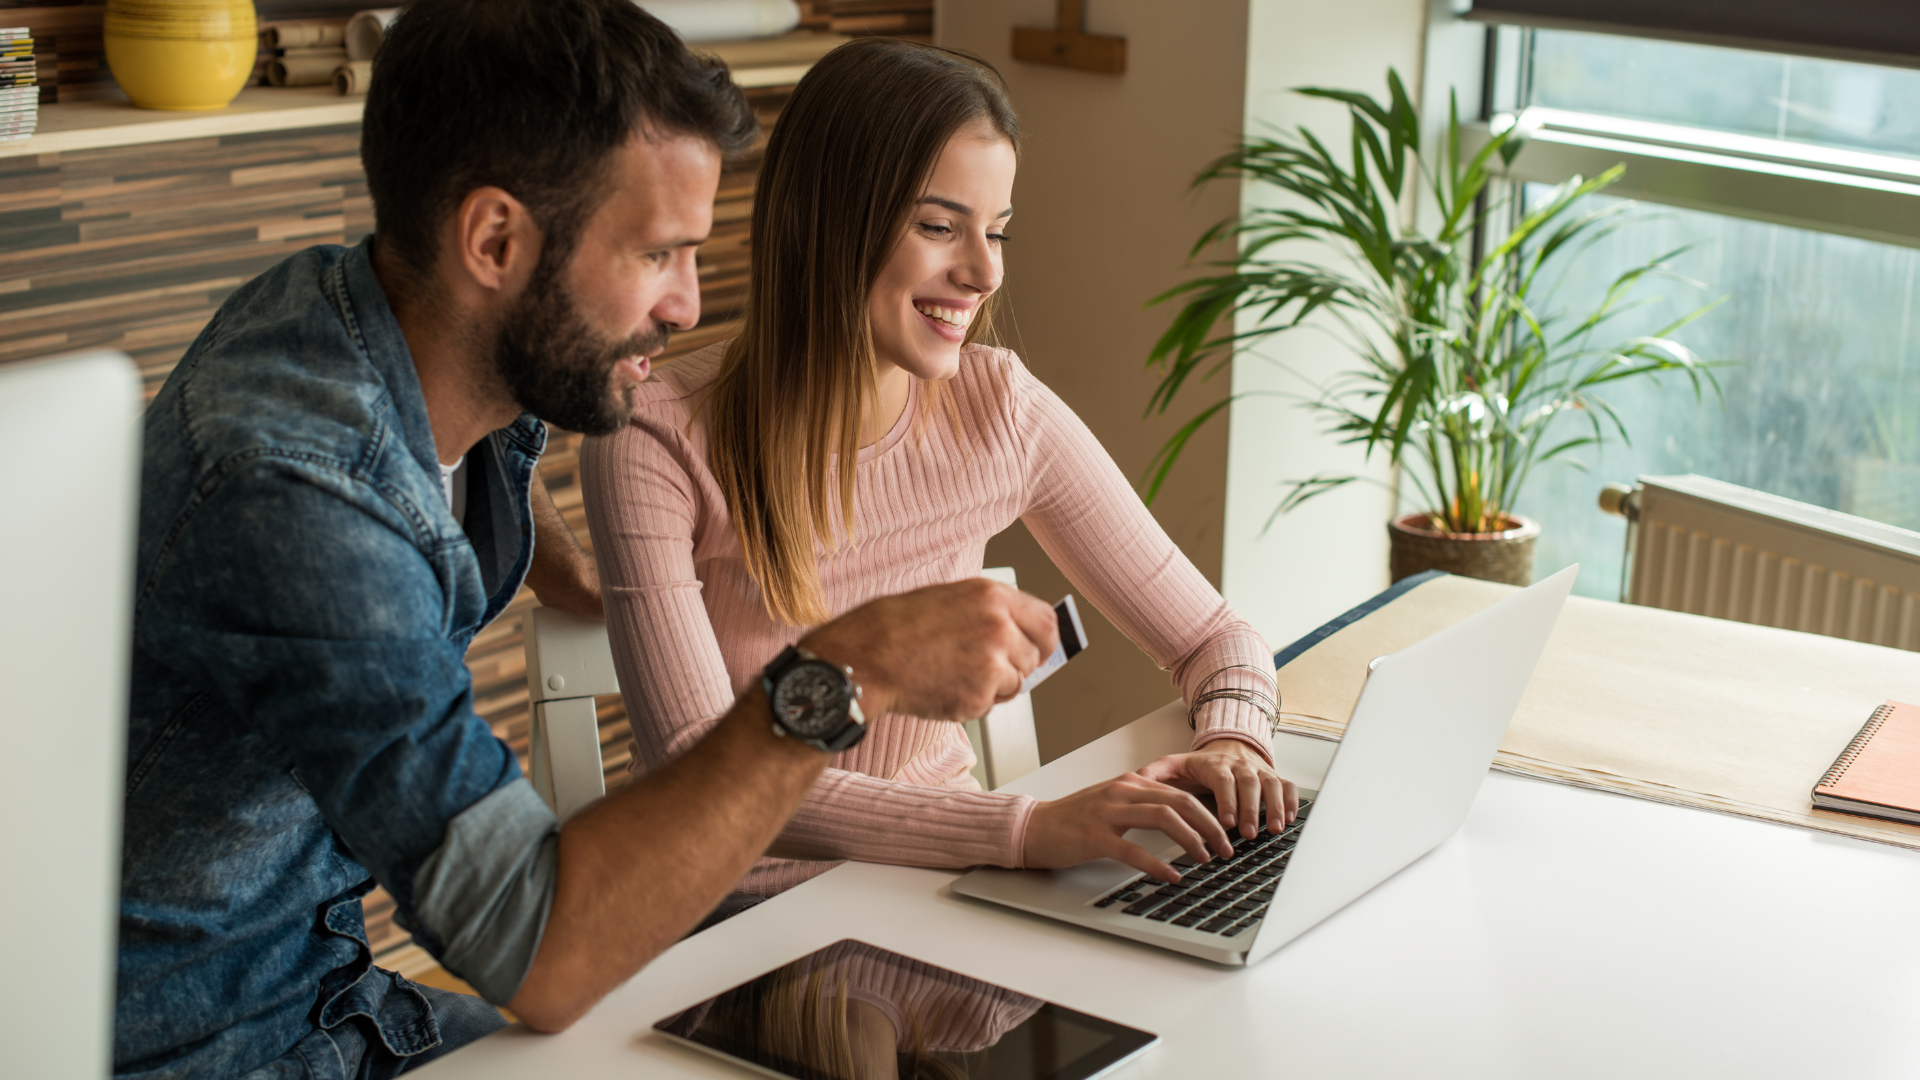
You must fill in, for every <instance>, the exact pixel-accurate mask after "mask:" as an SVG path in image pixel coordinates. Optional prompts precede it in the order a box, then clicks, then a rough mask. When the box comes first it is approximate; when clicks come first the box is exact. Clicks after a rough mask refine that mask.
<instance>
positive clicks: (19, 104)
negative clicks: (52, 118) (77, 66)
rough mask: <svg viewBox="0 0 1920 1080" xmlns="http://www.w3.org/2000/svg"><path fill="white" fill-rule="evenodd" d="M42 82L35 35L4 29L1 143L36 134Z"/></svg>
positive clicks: (0, 73) (0, 45)
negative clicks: (35, 62) (35, 59)
mask: <svg viewBox="0 0 1920 1080" xmlns="http://www.w3.org/2000/svg"><path fill="white" fill-rule="evenodd" d="M38 82H39V73H38V69H37V68H36V66H35V64H34V59H33V32H32V31H31V30H29V29H27V28H26V27H24V26H16V27H12V28H10V29H0V142H12V141H13V140H15V139H25V138H28V137H30V136H31V135H32V134H33V126H34V125H35V124H36V123H38V122H39V120H40V87H39V85H38Z"/></svg>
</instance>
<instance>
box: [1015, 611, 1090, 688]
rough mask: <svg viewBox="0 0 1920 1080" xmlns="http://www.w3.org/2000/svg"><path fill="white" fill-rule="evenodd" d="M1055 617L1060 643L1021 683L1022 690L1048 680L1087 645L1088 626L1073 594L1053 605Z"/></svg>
mask: <svg viewBox="0 0 1920 1080" xmlns="http://www.w3.org/2000/svg"><path fill="white" fill-rule="evenodd" d="M1053 615H1054V618H1056V619H1059V620H1060V644H1058V645H1056V646H1054V649H1053V655H1052V656H1049V657H1047V658H1046V659H1045V660H1042V661H1041V662H1040V666H1039V667H1037V668H1034V669H1033V673H1032V674H1030V675H1028V676H1027V681H1026V682H1023V683H1021V684H1020V692H1021V693H1023V694H1024V693H1026V692H1027V691H1029V690H1032V689H1033V688H1034V687H1036V686H1039V685H1040V684H1041V683H1043V682H1045V681H1046V680H1047V676H1049V675H1051V674H1053V673H1054V672H1056V671H1059V670H1060V669H1061V668H1063V667H1066V666H1067V661H1069V660H1071V659H1073V658H1074V657H1076V656H1079V655H1080V650H1082V649H1084V648H1086V647H1087V628H1086V627H1085V626H1082V625H1081V624H1080V609H1079V608H1077V607H1075V606H1074V603H1073V594H1072V593H1068V594H1067V595H1066V598H1065V599H1063V600H1061V601H1060V602H1059V603H1057V604H1055V605H1053Z"/></svg>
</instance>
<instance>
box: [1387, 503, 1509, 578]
mask: <svg viewBox="0 0 1920 1080" xmlns="http://www.w3.org/2000/svg"><path fill="white" fill-rule="evenodd" d="M1507 521H1508V523H1509V524H1510V525H1511V526H1512V527H1511V528H1509V529H1505V530H1503V531H1501V532H1485V533H1444V532H1438V531H1436V530H1434V529H1431V528H1428V527H1427V524H1426V522H1427V516H1426V515H1425V514H1408V515H1407V516H1406V517H1403V518H1400V519H1399V520H1397V521H1391V522H1388V523H1387V535H1388V537H1390V538H1391V539H1392V542H1393V547H1392V554H1391V556H1390V566H1391V567H1392V571H1393V580H1395V581H1399V580H1400V579H1401V578H1407V577H1412V576H1413V575H1415V574H1422V573H1425V572H1427V571H1428V570H1445V571H1446V572H1447V573H1449V574H1459V575H1461V576H1462V577H1471V578H1480V579H1481V580H1483V581H1498V582H1503V583H1505V584H1508V585H1531V584H1533V542H1534V541H1535V540H1538V539H1539V538H1540V523H1539V522H1537V521H1533V520H1531V519H1529V518H1523V517H1521V516H1520V515H1518V514H1510V515H1508V516H1507Z"/></svg>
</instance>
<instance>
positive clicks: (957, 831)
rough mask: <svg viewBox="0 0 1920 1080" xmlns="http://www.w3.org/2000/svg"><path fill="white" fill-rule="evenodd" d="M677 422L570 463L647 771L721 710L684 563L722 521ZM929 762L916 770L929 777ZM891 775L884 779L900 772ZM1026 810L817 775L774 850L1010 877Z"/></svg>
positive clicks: (847, 774)
mask: <svg viewBox="0 0 1920 1080" xmlns="http://www.w3.org/2000/svg"><path fill="white" fill-rule="evenodd" d="M684 422H685V416H684V413H683V412H681V411H680V410H678V409H672V410H666V409H662V410H661V411H660V413H659V414H657V415H648V414H646V413H645V412H644V410H643V412H642V414H641V415H639V416H637V417H636V420H635V422H634V423H633V424H630V425H629V426H627V427H626V428H624V429H622V430H621V431H620V432H618V433H616V434H614V435H611V436H608V437H606V438H602V439H589V440H587V442H586V445H585V446H584V447H583V449H582V452H581V480H582V486H583V488H584V490H585V495H586V505H587V520H588V524H589V527H590V529H591V530H592V533H593V542H594V550H595V553H596V557H597V559H598V561H599V564H600V574H601V583H602V590H603V594H604V599H605V602H606V611H607V630H608V634H609V636H610V638H611V639H612V643H613V655H614V665H615V668H616V669H617V671H618V673H619V676H620V690H621V696H622V697H623V698H624V700H625V702H626V706H627V716H628V719H629V722H630V724H631V725H632V729H633V737H634V748H635V751H636V755H635V760H636V762H637V763H638V764H639V765H640V766H643V767H644V768H648V769H651V768H658V767H659V766H661V765H662V764H664V763H666V762H668V761H671V760H672V759H673V758H675V757H677V756H679V755H680V754H681V753H683V752H685V751H686V749H687V748H688V747H690V746H692V745H693V744H694V743H695V742H697V741H698V740H699V739H700V737H701V736H703V735H704V734H706V732H707V731H708V730H710V729H711V728H712V727H713V725H714V724H716V723H717V722H718V721H719V718H720V717H721V716H722V715H724V714H725V713H726V712H727V710H728V709H730V708H731V707H732V705H733V702H734V692H733V687H732V685H731V681H730V679H729V677H728V672H727V666H726V661H725V659H724V657H723V655H722V653H721V649H720V645H719V642H718V641H717V640H716V638H715V635H714V630H713V626H712V623H711V621H710V620H709V619H708V616H707V609H706V607H705V605H704V603H703V602H702V599H701V589H702V586H701V582H700V579H699V577H698V574H697V572H696V566H695V558H694V548H695V537H696V530H697V529H698V528H699V526H700V522H701V516H702V515H703V514H713V513H722V514H724V512H725V507H724V505H721V506H719V507H714V506H712V505H709V503H710V500H711V499H712V498H713V496H714V495H715V494H717V489H713V488H711V486H710V484H705V483H702V482H701V481H702V480H704V479H705V478H706V477H707V475H708V474H707V471H706V463H705V461H704V459H703V458H702V456H701V455H700V454H699V452H698V450H697V448H696V445H695V444H693V443H692V442H691V441H690V440H689V439H688V438H686V437H685V435H684V433H683V431H682V430H681V428H682V426H683V425H684ZM794 637H795V638H797V637H799V632H798V631H796V632H795V634H794ZM884 724H885V719H884V718H882V719H881V720H880V721H879V722H878V723H877V724H876V729H875V731H874V733H873V734H870V735H869V736H868V739H869V741H872V740H876V739H880V740H884V738H885V732H884V730H882V729H883V726H884ZM856 749H858V748H856ZM871 749H872V748H869V750H871ZM937 764H940V763H928V767H927V768H923V769H919V770H916V771H917V772H926V773H928V774H929V775H935V774H937V773H938V771H939V770H938V769H937V768H935V767H933V766H934V765H937ZM944 764H946V765H948V766H949V767H951V766H953V765H954V763H951V762H948V763H944ZM891 765H892V767H893V768H892V769H889V770H887V771H888V772H889V773H892V772H893V771H894V770H895V769H900V768H901V767H903V766H908V765H910V763H909V762H907V761H904V760H902V761H894V762H891ZM950 771H951V770H950ZM959 771H961V772H964V764H962V765H961V766H960V767H959ZM1034 805H1035V803H1034V800H1033V799H1031V798H1029V797H1027V796H1024V795H1011V794H1004V793H1002V794H995V793H992V792H983V791H977V790H975V791H968V790H960V789H955V788H950V787H938V786H923V785H918V784H913V783H908V782H902V780H901V779H897V778H895V779H888V778H882V777H879V776H871V775H867V774H865V773H861V772H855V771H851V770H847V769H839V768H830V769H828V770H827V771H826V773H825V774H824V775H823V776H822V778H821V779H820V781H819V783H817V784H816V785H815V786H814V789H813V791H812V792H811V793H810V794H809V795H808V796H807V799H806V801H805V803H804V804H803V805H802V806H801V807H800V809H799V811H798V812H796V813H795V814H794V816H793V818H792V819H791V821H789V823H788V825H787V828H786V829H785V830H784V831H783V832H782V833H781V835H780V837H779V839H778V840H777V841H776V842H775V845H774V851H775V853H777V854H778V855H780V856H783V857H787V858H799V859H810V860H831V859H856V860H860V861H863V862H875V863H891V864H896V865H903V866H925V867H961V866H974V865H981V864H990V865H996V866H1008V867H1018V866H1019V865H1020V861H1021V852H1022V850H1023V848H1024V846H1025V842H1026V827H1027V821H1028V818H1029V817H1030V816H1031V815H1032V813H1033V807H1034Z"/></svg>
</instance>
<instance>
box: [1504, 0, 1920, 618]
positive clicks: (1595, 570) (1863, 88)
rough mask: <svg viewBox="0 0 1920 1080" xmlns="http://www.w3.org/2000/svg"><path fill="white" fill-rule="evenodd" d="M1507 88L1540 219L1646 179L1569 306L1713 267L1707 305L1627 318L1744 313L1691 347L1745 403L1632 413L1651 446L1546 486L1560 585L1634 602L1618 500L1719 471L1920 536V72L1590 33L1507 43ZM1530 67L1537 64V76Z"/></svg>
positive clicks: (1563, 472) (1575, 285)
mask: <svg viewBox="0 0 1920 1080" xmlns="http://www.w3.org/2000/svg"><path fill="white" fill-rule="evenodd" d="M1497 40H1498V43H1499V44H1498V47H1499V48H1500V49H1503V50H1508V54H1507V56H1506V57H1505V58H1504V59H1505V60H1506V62H1505V63H1496V64H1493V65H1489V67H1490V69H1491V70H1494V71H1496V72H1502V71H1504V72H1505V75H1504V77H1502V76H1496V80H1501V79H1502V78H1504V82H1505V84H1506V85H1499V83H1498V81H1497V82H1496V85H1494V86H1492V87H1490V88H1489V89H1490V90H1491V91H1492V94H1493V96H1492V100H1494V101H1496V102H1506V103H1508V105H1509V107H1510V108H1512V107H1517V108H1518V109H1519V110H1520V111H1519V117H1520V120H1519V122H1521V123H1524V124H1527V125H1528V126H1529V127H1531V128H1534V129H1536V135H1535V138H1534V140H1533V141H1531V142H1530V143H1529V145H1528V147H1527V149H1526V150H1524V151H1523V152H1522V154H1521V156H1520V158H1519V159H1518V160H1517V161H1516V163H1515V168H1514V175H1515V178H1516V179H1517V180H1520V181H1521V182H1523V183H1524V184H1525V185H1526V186H1525V187H1523V188H1522V190H1521V193H1520V194H1521V197H1522V198H1523V199H1525V198H1537V197H1539V196H1540V194H1541V193H1543V192H1544V191H1545V190H1546V189H1545V188H1544V187H1543V186H1541V185H1545V184H1549V183H1555V182H1558V181H1560V180H1563V179H1565V178H1566V177H1567V176H1569V175H1572V174H1574V173H1576V172H1577V173H1582V174H1585V175H1593V174H1595V173H1597V172H1599V171H1601V170H1603V169H1605V168H1607V167H1609V166H1610V165H1612V164H1614V163H1616V162H1620V161H1625V162H1626V163H1627V176H1626V178H1625V179H1624V180H1623V182H1622V183H1621V184H1620V185H1618V186H1617V187H1616V188H1615V189H1613V190H1614V191H1616V192H1621V193H1623V194H1625V195H1629V196H1632V197H1634V198H1636V199H1637V200H1638V201H1639V202H1640V203H1641V207H1640V210H1639V211H1638V219H1639V220H1638V221H1637V222H1636V224H1635V225H1634V226H1633V227H1631V228H1629V229H1624V230H1621V231H1620V232H1618V233H1616V234H1614V235H1613V236H1612V237H1610V238H1609V239H1608V240H1606V241H1605V242H1604V243H1602V244H1601V245H1600V246H1598V247H1596V248H1595V249H1594V250H1592V251H1591V252H1589V253H1587V255H1585V256H1584V257H1583V258H1582V259H1581V260H1580V261H1579V262H1578V263H1576V264H1570V265H1568V266H1565V267H1563V268H1562V271H1563V276H1562V278H1561V279H1560V280H1559V281H1558V282H1557V285H1556V294H1557V298H1558V299H1559V300H1560V301H1561V302H1564V303H1566V304H1568V305H1570V306H1573V307H1575V308H1576V309H1578V310H1583V311H1584V310H1588V309H1590V307H1591V306H1592V304H1593V302H1595V301H1597V299H1598V296H1599V294H1600V290H1601V289H1602V288H1604V286H1605V285H1606V283H1607V282H1609V281H1611V280H1612V278H1613V276H1614V275H1615V274H1617V273H1618V272H1619V271H1620V270H1622V269H1624V268H1626V267H1628V266H1630V265H1633V264H1634V263H1637V262H1643V261H1645V260H1647V259H1649V258H1651V257H1653V256H1655V255H1657V254H1659V253H1661V252H1665V251H1670V250H1673V249H1675V248H1679V247H1681V246H1683V245H1688V244H1692V245H1695V246H1694V247H1693V248H1692V249H1691V250H1689V251H1688V252H1686V253H1685V254H1683V255H1682V256H1680V257H1679V258H1678V259H1677V260H1676V262H1675V268H1676V269H1677V270H1679V271H1680V272H1681V273H1683V274H1685V275H1687V276H1688V277H1691V278H1694V279H1697V280H1698V281H1699V282H1701V283H1702V286H1703V287H1701V288H1689V287H1685V286H1682V285H1673V286H1669V287H1663V288H1660V289H1654V290H1650V292H1651V293H1654V294H1664V295H1663V298H1662V300H1661V301H1660V302H1659V303H1657V304H1655V305H1652V306H1650V307H1648V308H1646V309H1644V310H1641V311H1638V312H1635V313H1634V314H1633V315H1630V316H1628V317H1627V318H1625V319H1623V320H1621V321H1620V322H1619V324H1618V326H1617V329H1618V330H1619V331H1620V332H1621V333H1622V334H1627V333H1639V332H1649V331H1652V330H1654V329H1657V328H1659V327H1660V326H1662V325H1664V324H1666V323H1667V322H1670V321H1671V320H1672V319H1673V318H1674V317H1675V316H1677V315H1678V314H1681V313H1684V312H1686V311H1688V310H1691V309H1692V308H1694V307H1697V306H1699V305H1700V304H1701V303H1704V302H1706V301H1708V300H1712V299H1714V298H1717V297H1721V296H1725V297H1726V298H1727V302H1726V303H1725V304H1724V305H1723V306H1721V307H1720V308H1719V309H1717V310H1715V311H1714V312H1712V313H1711V314H1709V315H1708V316H1707V317H1706V318H1704V319H1703V320H1701V321H1700V322H1697V323H1695V324H1693V325H1692V326H1690V327H1687V328H1686V329H1684V330H1682V331H1681V332H1680V334H1679V335H1677V336H1679V337H1680V338H1681V339H1682V340H1683V341H1685V342H1686V343H1687V344H1688V345H1690V346H1692V347H1693V348H1694V349H1695V350H1697V351H1698V352H1699V353H1701V354H1702V355H1703V356H1706V357H1709V358H1714V359H1719V360H1724V361H1727V362H1728V366H1726V367H1722V368H1720V369H1719V370H1718V371H1717V375H1718V378H1719V380H1720V383H1721V386H1722V387H1723V389H1724V393H1725V403H1724V407H1722V405H1721V403H1720V402H1718V401H1715V400H1714V399H1712V398H1711V397H1709V398H1708V399H1707V400H1706V401H1705V402H1703V403H1701V404H1699V405H1696V404H1695V402H1694V399H1693V395H1692V391H1691V389H1690V388H1689V386H1688V384H1687V382H1686V380H1684V379H1668V380H1665V381H1664V382H1656V381H1643V382H1640V383H1638V384H1625V385H1622V386H1620V387H1618V388H1617V389H1615V390H1614V391H1613V392H1612V393H1611V394H1609V395H1608V398H1609V400H1610V401H1611V402H1612V404H1614V405H1615V406H1616V407H1617V409H1618V410H1619V412H1620V414H1621V416H1622V417H1623V418H1624V419H1625V420H1626V422H1627V426H1628V430H1629V432H1630V433H1631V434H1632V436H1633V444H1632V445H1631V446H1630V447H1629V446H1623V445H1620V444H1618V443H1615V444H1613V445H1612V446H1610V447H1609V448H1607V449H1606V450H1605V451H1604V452H1601V453H1590V454H1589V455H1588V456H1587V458H1586V459H1585V460H1586V462H1587V464H1588V465H1589V466H1590V468H1591V471H1590V472H1584V473H1583V472H1579V471H1576V470H1572V469H1566V468H1554V467H1550V468H1545V469H1541V470H1539V471H1537V472H1536V473H1535V474H1534V476H1533V478H1532V480H1531V481H1530V487H1529V489H1528V490H1527V491H1526V492H1524V493H1523V495H1522V502H1521V504H1520V505H1519V506H1518V507H1516V509H1517V510H1518V511H1519V512H1521V513H1523V514H1527V515H1528V516H1530V517H1534V518H1536V519H1538V520H1540V521H1542V523H1543V524H1544V526H1545V529H1544V531H1543V535H1542V537H1541V540H1540V544H1539V550H1538V565H1539V567H1540V568H1541V570H1542V571H1543V572H1544V571H1546V570H1550V569H1555V568H1558V567H1559V566H1562V565H1564V564H1566V563H1568V562H1573V561H1579V562H1580V563H1582V564H1583V565H1584V567H1585V572H1584V573H1583V574H1582V575H1581V582H1580V591H1581V592H1582V593H1585V594H1587V595H1590V596H1603V597H1613V596H1616V595H1618V589H1619V582H1620V570H1621V561H1622V544H1623V539H1624V529H1625V526H1624V523H1623V522H1622V521H1621V520H1620V519H1618V518H1613V517H1608V516H1606V515H1603V514H1602V513H1601V512H1600V511H1599V510H1598V509H1597V507H1596V505H1595V499H1596V496H1597V495H1598V493H1599V490H1600V487H1601V485H1602V484H1604V483H1607V482H1610V481H1623V482H1630V481H1632V480H1633V479H1634V478H1635V477H1636V476H1639V475H1643V474H1650V475H1659V474H1667V473H1682V472H1695V473H1700V474H1703V475H1707V476H1712V477H1716V478H1718V479H1722V480H1726V481H1729V482H1732V483H1736V484H1741V485H1744V486H1747V487H1753V488H1758V489H1761V490H1763V491H1769V492H1772V493H1775V494H1778V495H1783V496H1786V497H1788V498H1793V499H1799V500H1802V501H1805V502H1810V503H1815V504H1817V505H1820V506H1825V507H1829V508H1832V509H1837V510H1842V511H1845V512H1848V513H1853V514H1858V515H1860V516H1863V517H1871V518H1875V519H1877V520H1881V521H1885V522H1888V523H1890V524H1894V525H1899V526H1902V527H1906V528H1912V529H1920V343H1916V340H1915V339H1916V335H1920V326H1916V311H1915V308H1916V306H1920V305H1917V304H1916V301H1920V71H1908V70H1901V69H1893V68H1880V67H1874V66H1871V65H1864V64H1852V63H1842V62H1838V61H1827V60H1810V59H1805V58H1798V57H1786V56H1780V55H1774V54H1767V53H1757V52H1745V51H1741V50H1735V49H1722V48H1712V47H1707V46H1699V45H1684V44H1675V43H1671V42H1663V41H1651V40H1640V39H1633V38H1622V37H1610V36H1606V35H1600V34H1586V33H1574V32H1568V31H1546V30H1538V31H1534V30H1520V29H1516V28H1502V29H1500V30H1499V31H1498V32H1497ZM1515 54H1517V56H1516V55H1515Z"/></svg>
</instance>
